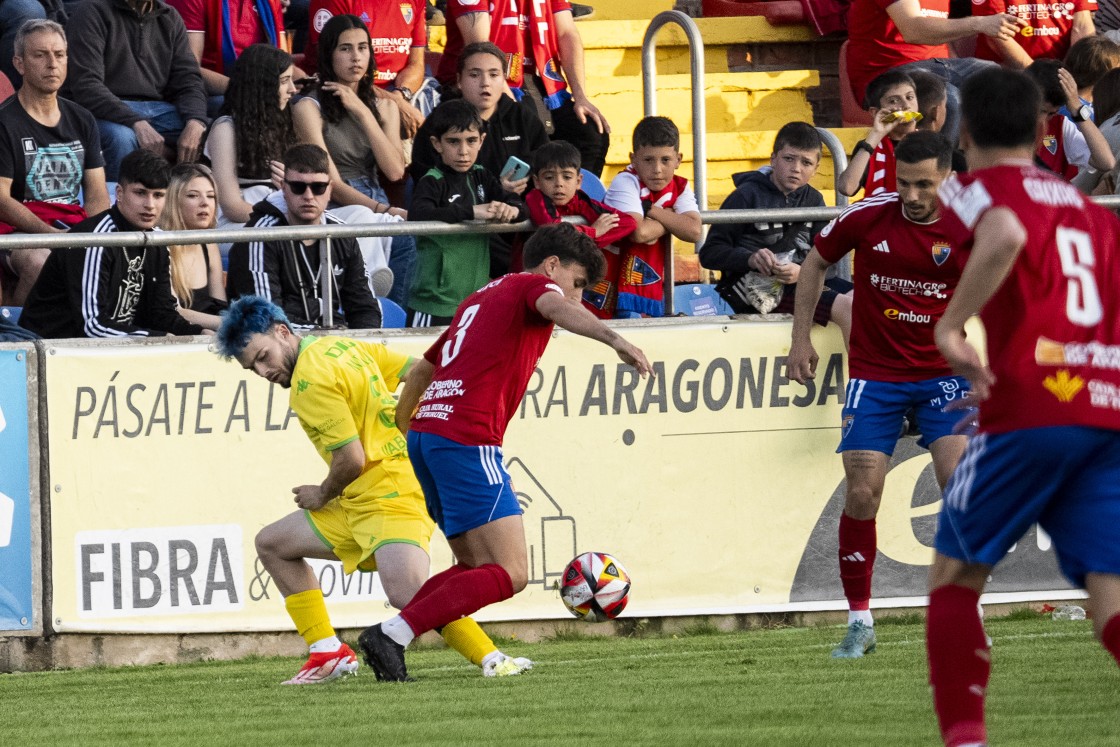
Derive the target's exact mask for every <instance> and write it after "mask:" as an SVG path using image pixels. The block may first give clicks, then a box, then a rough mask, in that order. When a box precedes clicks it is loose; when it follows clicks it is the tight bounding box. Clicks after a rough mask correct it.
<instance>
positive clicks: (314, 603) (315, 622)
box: [284, 589, 485, 646]
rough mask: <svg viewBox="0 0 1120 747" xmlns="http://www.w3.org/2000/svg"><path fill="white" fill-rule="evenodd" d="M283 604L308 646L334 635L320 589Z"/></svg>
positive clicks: (289, 599) (293, 596)
mask: <svg viewBox="0 0 1120 747" xmlns="http://www.w3.org/2000/svg"><path fill="white" fill-rule="evenodd" d="M284 606H285V607H286V608H287V609H288V615H289V616H290V617H291V618H292V622H294V623H295V624H296V630H298V631H299V634H300V635H301V636H303V640H305V641H307V645H308V646H310V645H311V644H312V643H315V641H321V640H323V639H324V638H330V637H331V636H332V635H334V628H332V627H331V620H330V618H329V617H327V604H326V602H324V601H323V591H322V590H321V589H311V590H310V591H301V592H299V593H298V594H292V595H290V596H288V597H287V598H286V599H284ZM484 635H485V634H484Z"/></svg>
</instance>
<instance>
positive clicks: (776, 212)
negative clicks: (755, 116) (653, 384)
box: [0, 195, 1120, 323]
mask: <svg viewBox="0 0 1120 747" xmlns="http://www.w3.org/2000/svg"><path fill="white" fill-rule="evenodd" d="M1091 199H1092V201H1093V202H1095V203H1097V204H1099V205H1101V206H1102V207H1106V208H1110V209H1114V210H1115V209H1120V195H1107V196H1101V197H1093V198H1091ZM843 210H844V209H843V208H840V207H816V208H779V209H766V210H702V211H701V212H700V221H701V222H702V223H704V224H705V225H721V224H727V223H793V222H798V221H824V220H832V219H833V218H835V217H836V216H838V215H839V214H840V213H841V212H843ZM564 220H565V222H568V223H577V224H585V221H584V220H583V219H582V218H565V219H564ZM533 230H536V227H535V226H533V224H532V223H530V222H529V221H522V222H521V223H504V224H493V223H486V222H482V221H478V222H473V221H472V222H467V223H440V222H437V221H416V222H406V221H402V222H399V223H380V224H376V225H371V224H368V223H367V224H362V225H351V226H347V225H330V226H326V225H315V226H276V227H272V228H228V229H210V230H202V231H128V232H119V233H52V234H7V235H5V236H0V250H4V249H15V250H19V249H40V248H45V249H59V248H67V249H84V248H86V247H90V246H144V247H147V246H172V245H177V244H184V245H189V244H221V243H237V242H245V241H295V240H300V239H326V242H325V244H324V252H323V261H324V262H325V263H326V264H327V265H329V264H330V253H331V249H330V241H331V239H339V238H346V237H349V238H357V237H360V236H372V237H381V236H402V235H408V236H438V235H448V234H493V233H520V232H528V231H533ZM671 263H672V258H671V257H670V258H669V264H670V265H671ZM670 273H671V270H669V269H666V278H667V280H668V278H669V277H671V274H670ZM331 277H333V273H331V272H326V273H323V278H324V283H325V284H327V285H329V279H330V278H331ZM667 286H668V291H669V292H668V293H667V294H666V296H667V298H666V300H667V305H666V307H665V315H666V316H669V315H671V314H673V313H674V309H673V305H672V295H673V294H672V286H671V283H669V282H667ZM329 293H330V289H329V288H324V294H325V297H326V294H329ZM327 321H328V320H327V319H324V322H327ZM330 323H333V315H332V316H331V318H330Z"/></svg>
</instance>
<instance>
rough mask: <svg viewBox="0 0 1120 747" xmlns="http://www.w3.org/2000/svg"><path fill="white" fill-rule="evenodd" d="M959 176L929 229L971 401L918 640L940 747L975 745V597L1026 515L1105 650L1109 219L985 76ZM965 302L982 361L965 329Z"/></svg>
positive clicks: (1023, 98) (1117, 418)
mask: <svg viewBox="0 0 1120 747" xmlns="http://www.w3.org/2000/svg"><path fill="white" fill-rule="evenodd" d="M962 94H963V95H962V114H963V120H964V126H965V130H964V133H963V135H962V139H961V144H962V145H963V146H964V150H965V155H966V157H967V158H968V165H969V169H970V171H969V173H968V174H966V175H963V176H961V177H960V178H959V180H950V181H949V182H946V184H945V185H944V186H943V187H942V192H941V199H942V204H943V208H942V212H943V215H944V217H943V219H942V220H943V222H944V223H946V229H947V230H949V231H950V232H951V233H952V235H953V236H954V237H957V238H956V240H959V241H961V242H963V244H964V246H965V248H966V249H968V250H969V258H968V263H967V265H966V266H965V269H964V273H963V274H962V276H961V279H960V283H959V284H958V285H957V292H956V293H955V294H954V296H953V300H952V301H951V302H950V303H949V307H948V308H947V309H946V310H945V314H944V315H943V316H942V318H941V321H940V322H938V324H937V327H936V329H935V337H936V340H937V346H938V348H939V349H940V350H941V352H942V353H943V354H944V356H945V358H946V360H948V361H949V363H950V364H951V365H952V367H953V370H955V371H957V372H958V373H960V374H963V375H964V376H966V377H968V379H969V381H970V382H971V383H972V392H973V397H975V398H976V399H978V400H980V412H979V435H977V436H975V437H974V438H972V439H971V440H970V442H969V445H968V448H967V450H966V451H965V454H964V456H963V457H962V459H961V464H960V467H959V468H958V469H957V472H956V474H954V476H953V479H952V480H951V481H950V483H949V487H948V488H947V490H946V492H945V500H944V502H943V504H942V507H941V514H940V517H939V521H938V528H937V536H936V539H935V547H936V549H937V554H936V557H935V559H934V563H933V568H932V570H931V573H930V588H931V593H930V600H929V616H928V622H927V631H926V643H927V648H928V651H929V666H930V682H931V683H932V685H933V701H934V709H935V710H936V711H937V716H938V721H939V723H940V726H941V736H942V738H943V739H944V741H945V743H946V744H947V745H952V746H957V745H974V744H984V743H985V742H986V740H987V733H986V730H985V725H984V698H985V688H986V687H987V684H988V676H989V673H990V671H991V658H990V656H989V651H988V642H987V638H986V636H985V634H984V628H983V625H982V623H981V621H980V616H979V613H978V610H977V601H978V600H979V597H980V593H981V592H982V591H983V589H984V585H985V583H986V581H987V578H988V575H989V573H990V572H991V570H992V567H993V566H994V565H995V564H996V563H997V562H998V561H999V560H1000V559H1001V558H1003V556H1004V555H1005V554H1006V553H1007V551H1008V549H1009V548H1011V546H1012V545H1013V544H1014V543H1015V542H1016V541H1018V540H1019V538H1020V537H1021V536H1022V535H1023V533H1024V532H1025V531H1026V530H1027V529H1028V528H1029V527H1030V526H1031V525H1032V524H1034V523H1038V524H1039V525H1040V526H1041V527H1042V528H1043V529H1045V530H1046V532H1047V533H1049V534H1050V536H1051V538H1052V539H1053V543H1054V547H1055V548H1056V550H1057V554H1058V561H1059V563H1060V565H1061V568H1062V571H1063V572H1064V573H1065V574H1066V575H1067V576H1068V577H1069V578H1070V579H1071V580H1072V581H1073V582H1074V583H1076V584H1078V585H1080V586H1084V588H1086V589H1087V590H1088V592H1089V596H1090V600H1089V601H1090V606H1091V610H1092V616H1093V627H1094V630H1095V632H1096V634H1097V637H1098V638H1099V639H1100V641H1101V643H1102V644H1103V645H1104V647H1105V648H1106V649H1108V651H1109V652H1110V653H1111V654H1112V655H1113V657H1115V658H1117V659H1118V660H1120V306H1118V305H1117V304H1116V302H1115V299H1116V298H1117V295H1118V294H1120V256H1118V249H1117V236H1120V221H1117V220H1116V218H1115V217H1113V216H1112V215H1111V214H1110V213H1109V212H1108V211H1106V210H1104V209H1103V208H1100V207H1099V206H1096V205H1093V204H1091V203H1089V202H1088V201H1087V200H1086V199H1085V198H1084V196H1083V195H1081V193H1080V192H1078V191H1077V189H1075V188H1074V187H1073V186H1071V185H1069V184H1067V183H1065V182H1062V181H1060V180H1058V179H1056V178H1054V177H1053V176H1052V175H1051V174H1049V173H1048V172H1045V171H1043V170H1040V169H1038V168H1036V167H1035V166H1034V164H1033V162H1032V156H1033V154H1034V148H1035V143H1036V142H1037V138H1038V136H1039V134H1040V133H1041V128H1042V126H1043V125H1042V121H1041V120H1040V118H1039V111H1040V110H1041V106H1042V99H1041V95H1040V92H1039V91H1038V89H1037V87H1036V86H1035V85H1034V83H1033V82H1032V81H1031V80H1030V79H1029V78H1027V77H1026V76H1024V75H1023V74H1021V73H1017V72H1010V71H1006V70H993V71H990V72H984V73H981V74H978V75H976V76H975V77H973V78H971V79H970V80H969V81H968V82H967V83H966V84H965V87H964V90H963V92H962ZM976 313H979V314H980V318H981V320H982V321H983V322H984V326H985V328H986V329H987V341H988V359H989V365H987V366H986V365H984V364H983V363H982V362H981V360H980V357H979V355H978V354H977V351H976V350H975V349H974V348H973V347H972V345H970V344H969V343H968V342H967V341H966V340H965V334H964V324H965V322H966V321H967V320H968V319H969V317H971V316H972V315H973V314H976Z"/></svg>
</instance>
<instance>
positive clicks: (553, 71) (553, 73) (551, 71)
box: [544, 57, 564, 83]
mask: <svg viewBox="0 0 1120 747" xmlns="http://www.w3.org/2000/svg"><path fill="white" fill-rule="evenodd" d="M544 77H546V78H548V79H549V80H555V81H557V82H559V83H563V82H564V76H563V75H562V74H561V73H560V66H559V65H557V64H556V58H555V57H549V58H548V62H546V63H544Z"/></svg>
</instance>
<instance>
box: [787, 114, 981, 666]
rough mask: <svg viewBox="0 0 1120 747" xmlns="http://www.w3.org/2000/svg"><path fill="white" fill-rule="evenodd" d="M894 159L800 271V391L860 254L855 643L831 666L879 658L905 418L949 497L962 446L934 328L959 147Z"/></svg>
mask: <svg viewBox="0 0 1120 747" xmlns="http://www.w3.org/2000/svg"><path fill="white" fill-rule="evenodd" d="M896 155H897V160H898V169H897V182H898V192H897V193H895V192H889V193H886V194H882V195H879V196H877V197H871V198H869V199H866V200H863V201H861V202H857V203H856V204H855V205H853V206H852V207H850V208H848V209H847V210H846V211H844V212H843V213H842V214H841V215H840V217H839V218H837V219H836V220H835V221H833V222H832V223H830V224H829V225H827V226H826V227H825V228H823V229H822V230H821V232H820V234H818V235H817V239H816V242H815V246H814V248H813V251H812V252H811V253H810V254H809V256H808V258H807V259H806V260H805V263H804V264H802V266H801V277H800V279H799V280H798V283H797V299H796V303H795V306H794V317H793V318H794V322H793V342H792V344H791V346H790V351H789V377H790V378H791V379H794V380H796V381H800V382H805V381H806V380H808V379H811V378H813V375H814V373H815V371H816V366H817V354H816V351H815V350H814V349H813V344H812V342H811V341H810V339H809V330H810V328H811V327H812V317H813V309H814V308H815V306H816V304H817V300H818V299H819V298H820V294H821V288H822V286H823V284H824V273H825V270H827V269H828V267H829V266H830V265H832V264H834V263H835V262H839V261H840V260H841V259H842V258H843V257H844V256H845V255H846V254H847V253H848V252H849V251H853V250H854V251H855V252H856V255H857V256H856V259H855V276H854V277H853V281H854V283H855V289H854V291H853V301H852V334H851V347H850V352H849V356H848V373H849V381H848V393H847V398H846V400H845V403H844V410H843V412H842V414H841V418H842V420H841V423H842V426H841V437H840V446H839V447H838V448H837V449H836V450H837V451H838V452H840V453H841V454H842V456H843V460H844V477H845V479H846V480H847V493H846V495H845V497H844V512H843V514H841V516H840V527H839V540H840V541H839V558H840V581H841V584H842V585H843V587H844V596H845V597H847V600H848V609H849V612H848V633H847V635H846V636H845V638H844V641H843V642H842V643H841V644H840V645H839V646H837V647H836V648H835V649H833V651H832V656H833V657H834V658H843V659H854V658H859V657H861V656H863V655H864V653H866V652H869V651H873V650H874V649H875V628H874V621H873V619H872V617H871V610H870V602H871V574H872V571H873V569H874V565H875V553H876V534H875V516H876V514H877V513H878V511H879V502H880V501H881V500H882V497H883V486H884V484H885V482H886V478H887V470H888V467H889V463H890V458H891V454H892V453H893V452H894V447H895V442H896V441H897V440H898V435H899V431H900V427H901V425H902V421H903V417H904V416H905V414H906V413H907V411H908V410H911V409H914V410H915V411H916V413H917V418H918V424H919V425H920V427H921V431H922V438H921V440H919V442H918V443H919V444H920V445H921V446H924V447H926V448H928V449H929V450H930V453H931V455H932V456H933V469H934V473H935V475H936V476H937V482H938V484H939V485H941V487H942V488H944V487H945V484H946V483H947V482H948V480H949V476H950V475H952V473H953V469H954V468H955V467H956V466H957V461H958V460H959V459H960V456H961V452H963V451H964V447H965V442H966V438H965V437H964V436H960V435H954V434H953V427H954V425H955V421H956V420H957V419H958V415H956V414H953V413H945V412H943V408H944V407H945V405H946V404H947V403H949V402H952V401H954V400H957V399H961V398H963V397H964V393H965V390H966V389H967V384H966V382H965V381H964V379H963V378H961V377H959V376H953V375H952V371H951V370H950V369H949V366H948V364H947V363H946V362H945V360H944V359H943V358H942V357H941V354H940V353H938V352H937V346H936V345H935V344H934V341H933V327H934V325H935V324H936V323H937V320H938V319H939V318H940V317H941V314H942V313H943V312H944V311H945V306H946V304H948V303H949V299H950V298H951V297H952V295H953V289H954V288H955V287H956V285H957V280H958V278H959V277H960V274H961V270H962V268H963V267H964V256H963V252H962V251H961V247H960V244H959V243H954V242H953V241H951V240H949V238H948V236H947V234H946V232H945V230H944V227H943V225H942V223H943V222H942V221H941V220H940V214H939V209H938V203H937V188H938V187H939V186H940V185H941V183H942V182H943V181H944V180H945V179H946V178H947V177H948V176H949V173H950V168H951V164H952V155H953V147H952V145H950V144H949V141H948V140H946V139H945V138H944V137H942V136H941V135H939V134H937V133H935V132H925V131H924V132H916V133H913V134H910V135H907V136H906V137H905V138H903V140H902V141H901V142H900V143H899V145H898V148H897V151H896Z"/></svg>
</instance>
